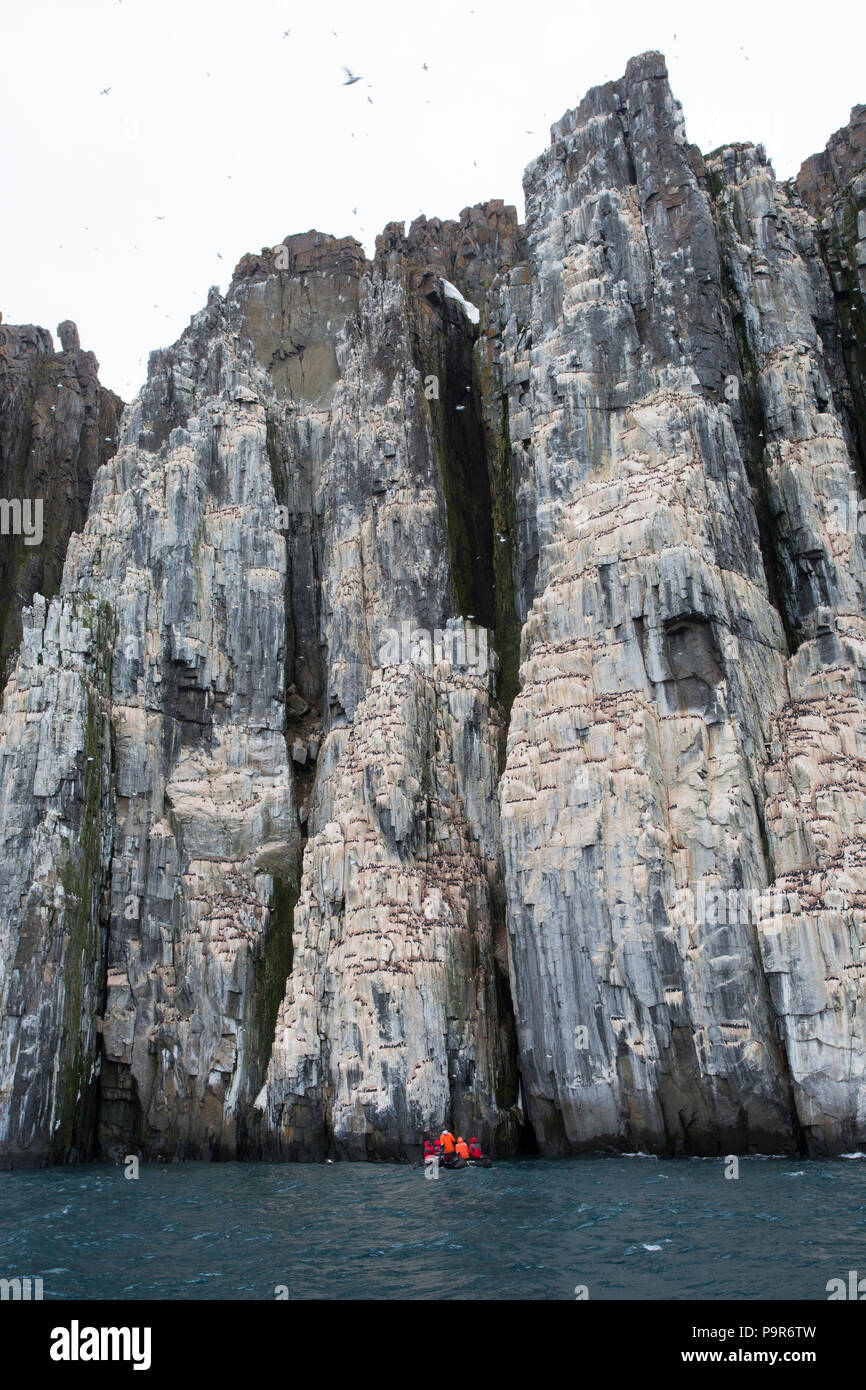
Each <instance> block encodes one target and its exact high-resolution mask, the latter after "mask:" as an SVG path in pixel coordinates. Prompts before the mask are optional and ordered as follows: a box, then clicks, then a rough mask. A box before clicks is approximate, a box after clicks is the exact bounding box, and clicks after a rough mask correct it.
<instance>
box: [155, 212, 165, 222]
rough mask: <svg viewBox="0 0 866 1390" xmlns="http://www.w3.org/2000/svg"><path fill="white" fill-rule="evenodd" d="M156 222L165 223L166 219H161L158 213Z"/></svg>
mask: <svg viewBox="0 0 866 1390" xmlns="http://www.w3.org/2000/svg"><path fill="white" fill-rule="evenodd" d="M156 220H157V222H164V221H165V217H164V216H162V217H160V215H159V213H157V214H156Z"/></svg>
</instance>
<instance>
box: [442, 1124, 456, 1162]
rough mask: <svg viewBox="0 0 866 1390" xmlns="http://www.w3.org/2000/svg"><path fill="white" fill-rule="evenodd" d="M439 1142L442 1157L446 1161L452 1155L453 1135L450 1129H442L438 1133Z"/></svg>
mask: <svg viewBox="0 0 866 1390" xmlns="http://www.w3.org/2000/svg"><path fill="white" fill-rule="evenodd" d="M439 1143H440V1144H441V1145H442V1157H443V1158H444V1159H445V1160H446V1162H447V1161H448V1159H449V1158H453V1157H454V1135H453V1134H452V1133H451V1131H450V1129H443V1131H442V1133H441V1134H440V1135H439Z"/></svg>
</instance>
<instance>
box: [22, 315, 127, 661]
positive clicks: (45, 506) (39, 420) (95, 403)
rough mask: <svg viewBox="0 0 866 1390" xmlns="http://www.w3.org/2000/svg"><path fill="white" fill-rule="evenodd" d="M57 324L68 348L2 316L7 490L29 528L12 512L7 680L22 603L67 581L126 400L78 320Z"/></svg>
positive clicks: (42, 332) (114, 445) (48, 594)
mask: <svg viewBox="0 0 866 1390" xmlns="http://www.w3.org/2000/svg"><path fill="white" fill-rule="evenodd" d="M57 334H58V337H59V338H60V341H61V351H60V352H55V351H54V343H53V341H52V338H51V334H50V333H48V332H47V331H46V330H45V329H44V328H34V327H33V326H32V325H23V326H15V325H12V324H6V325H2V324H0V497H2V498H3V499H4V502H5V503H8V504H9V505H11V506H13V507H14V506H16V505H20V504H23V505H24V508H25V511H24V515H23V518H22V519H23V521H24V523H25V524H24V527H23V529H21V528H19V527H16V526H15V525H14V520H15V519H14V517H12V516H10V517H9V518H8V521H7V517H6V515H5V513H4V516H3V518H2V522H3V534H2V537H0V680H2V679H3V676H4V673H5V669H6V666H7V664H8V660H9V657H10V655H11V654H12V653H13V652H14V651H15V650H16V648H17V646H18V643H19V642H20V640H21V610H22V608H24V607H25V606H26V605H27V604H29V603H30V602H31V601H32V599H33V596H34V594H36V593H41V594H42V595H44V596H45V597H48V598H50V597H51V596H52V595H53V594H54V593H55V592H56V591H57V588H58V586H59V584H60V576H61V574H62V571H63V561H64V559H65V557H66V547H67V544H68V542H69V537H70V536H71V534H72V532H73V531H75V530H80V528H81V527H82V526H83V525H84V521H85V518H86V516H87V508H88V504H89V502H90V493H91V489H92V487H93V480H94V478H95V477H96V472H97V469H98V468H99V467H100V466H101V464H103V463H104V462H105V460H106V459H108V458H110V457H111V455H112V454H113V453H114V451H115V449H116V448H117V437H118V426H119V423H120V412H121V410H122V407H123V402H122V401H121V400H120V399H119V398H118V397H117V396H116V395H115V394H114V392H113V391H107V390H106V389H105V387H104V386H101V385H100V383H99V377H98V372H99V363H98V362H97V360H96V358H95V356H94V355H93V353H92V352H84V351H82V348H81V345H80V342H79V339H78V330H77V329H76V327H75V324H74V323H72V322H71V321H69V320H65V321H64V322H63V323H61V324H58V327H57ZM28 509H29V514H28ZM7 528H8V529H7ZM28 532H29V534H28Z"/></svg>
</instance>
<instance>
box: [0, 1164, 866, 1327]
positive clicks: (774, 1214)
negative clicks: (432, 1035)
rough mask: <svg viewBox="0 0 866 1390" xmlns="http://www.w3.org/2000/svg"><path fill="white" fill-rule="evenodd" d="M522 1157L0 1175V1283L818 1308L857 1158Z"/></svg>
mask: <svg viewBox="0 0 866 1390" xmlns="http://www.w3.org/2000/svg"><path fill="white" fill-rule="evenodd" d="M724 1172H725V1164H724V1161H723V1160H706V1159H704V1160H691V1161H682V1162H661V1161H657V1160H655V1159H651V1158H645V1157H637V1156H636V1157H632V1158H587V1159H573V1160H565V1161H559V1162H550V1161H545V1160H543V1159H537V1158H532V1159H515V1160H512V1161H509V1162H501V1163H498V1164H497V1165H496V1166H495V1167H494V1168H493V1169H491V1170H489V1171H487V1170H483V1169H467V1170H465V1171H461V1172H457V1173H442V1174H441V1175H440V1177H439V1179H438V1181H435V1182H430V1181H428V1180H426V1179H425V1177H424V1175H423V1173H422V1172H421V1171H420V1170H417V1169H412V1168H409V1167H407V1166H400V1165H395V1164H348V1163H338V1164H329V1165H320V1164H285V1165H271V1164H258V1163H237V1164H229V1163H225V1164H216V1163H213V1164H208V1163H185V1164H180V1163H178V1164H142V1166H141V1169H140V1176H139V1179H138V1181H129V1180H127V1179H126V1178H125V1177H124V1170H123V1168H122V1167H110V1166H105V1165H98V1164H94V1165H90V1166H87V1167H82V1168H53V1169H43V1170H40V1171H37V1172H13V1173H0V1278H4V1277H5V1278H13V1277H23V1276H30V1277H31V1278H33V1277H36V1276H40V1277H41V1278H42V1279H43V1282H44V1297H45V1299H64V1298H91V1299H99V1298H111V1299H140V1298H157V1299H273V1298H274V1297H275V1291H276V1290H277V1288H278V1287H279V1286H285V1289H286V1290H287V1294H288V1297H289V1298H291V1299H310V1298H326V1299H362V1298H367V1299H369V1298H372V1299H393V1298H412V1299H452V1298H453V1299H463V1298H482V1299H511V1298H530V1299H573V1298H574V1297H575V1287H576V1286H578V1285H585V1286H586V1287H587V1289H588V1293H589V1297H590V1298H591V1299H605V1298H633V1299H685V1298H699V1299H718V1298H743V1299H761V1298H785V1299H820V1300H823V1299H826V1297H827V1292H826V1284H827V1281H828V1279H831V1278H847V1273H848V1271H849V1270H851V1269H859V1271H860V1273H861V1275H866V1161H863V1160H862V1159H852V1160H844V1159H837V1160H834V1161H811V1162H810V1161H806V1160H790V1159H742V1160H741V1161H740V1176H739V1178H738V1179H737V1180H736V1181H733V1180H726V1179H725V1177H724Z"/></svg>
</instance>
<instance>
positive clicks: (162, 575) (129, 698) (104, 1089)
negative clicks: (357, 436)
mask: <svg viewBox="0 0 866 1390" xmlns="http://www.w3.org/2000/svg"><path fill="white" fill-rule="evenodd" d="M255 383H257V384H258V385H259V387H260V388H262V389H263V390H264V393H265V396H267V397H270V396H271V395H272V392H271V388H270V385H269V383H268V382H267V380H266V378H264V376H263V374H262V373H261V372H260V371H259V370H258V369H257V368H256V367H255V364H254V363H253V361H252V358H251V354H250V353H249V351H248V350H245V354H244V356H240V355H239V354H238V353H237V352H236V351H235V349H234V342H233V338H232V335H231V332H230V330H229V327H228V325H227V324H226V321H225V318H224V315H223V310H222V306H221V305H220V304H219V303H218V302H216V301H213V302H212V304H211V305H210V306H209V308H208V309H207V310H205V311H204V312H203V314H201V315H199V316H198V318H197V319H196V320H194V322H193V324H192V326H191V328H190V330H189V331H188V333H187V334H186V335H185V336H184V338H182V339H181V341H180V343H179V344H178V346H177V347H176V348H174V349H172V350H170V351H168V352H166V353H163V354H159V355H156V356H155V360H154V361H152V363H151V376H150V380H149V382H148V385H147V387H146V388H145V389H144V391H143V392H142V394H141V396H140V397H139V398H138V399H137V400H136V402H135V403H134V405H133V406H132V407H131V408H130V410H129V411H128V412H127V415H126V418H125V422H124V431H123V438H122V443H121V447H120V449H119V451H118V453H117V454H116V455H115V457H114V458H113V459H112V460H111V461H110V463H108V464H107V465H106V466H105V467H104V468H103V469H102V470H101V472H100V474H99V476H98V480H97V485H96V487H95V489H94V495H93V500H92V505H91V512H90V516H89V519H88V522H87V525H86V526H85V528H84V531H83V532H82V533H81V535H77V536H75V537H73V539H72V542H71V545H70V550H69V555H68V557H67V562H66V568H65V574H64V582H63V586H62V589H61V593H60V594H59V595H58V596H57V597H56V598H55V599H54V600H52V602H51V604H50V605H49V608H48V614H47V618H46V615H45V611H44V609H45V605H44V604H42V603H37V604H36V605H34V607H33V608H32V609H31V610H28V611H26V612H25V639H24V646H23V650H22V656H21V658H20V659H19V662H18V665H17V667H16V670H15V673H14V674H13V676H12V677H11V678H10V683H9V689H8V691H7V698H6V701H5V703H4V709H3V715H2V735H0V743H2V746H3V750H4V759H3V762H4V766H3V772H4V794H3V803H2V808H0V812H2V815H0V825H2V832H0V833H2V844H3V859H4V865H5V874H4V885H5V886H6V887H7V890H8V892H9V898H8V899H7V900H6V902H4V912H3V920H4V932H5V933H6V934H7V935H8V941H7V942H5V943H4V945H5V950H4V952H3V955H4V959H5V960H6V961H7V962H8V964H9V966H10V968H9V970H8V973H7V974H6V975H5V977H4V979H3V982H2V984H3V996H2V998H3V1010H2V1012H3V1055H4V1058H5V1061H6V1071H7V1075H11V1076H12V1077H13V1078H14V1081H13V1094H15V1093H16V1088H18V1089H20V1090H21V1092H22V1094H23V1095H24V1096H25V1097H26V1102H25V1103H26V1106H27V1107H29V1111H28V1114H29V1112H37V1120H36V1121H34V1122H32V1123H31V1122H29V1121H28V1123H26V1124H25V1123H23V1120H22V1121H20V1122H19V1118H18V1115H17V1113H16V1109H15V1107H12V1108H10V1109H6V1110H4V1121H3V1122H4V1129H5V1131H6V1132H5V1134H4V1141H5V1145H6V1146H7V1147H8V1149H9V1150H10V1151H11V1153H12V1154H13V1156H17V1157H19V1158H21V1159H22V1160H23V1161H39V1160H40V1159H41V1158H43V1157H44V1156H46V1155H47V1156H49V1157H50V1156H52V1155H53V1154H54V1152H55V1149H54V1145H55V1143H56V1140H55V1138H54V1134H55V1130H56V1129H57V1124H58V1120H59V1119H62V1117H63V1116H65V1115H66V1114H67V1111H68V1109H69V1107H70V1106H71V1107H72V1108H73V1109H76V1107H75V1096H74V1090H75V1087H76V1086H78V1085H79V1080H78V1079H76V1076H75V1075H74V1074H73V1075H72V1076H68V1075H67V1074H66V1073H67V1071H68V1070H70V1068H71V1062H70V1060H69V1058H68V1053H69V1049H70V1046H71V1040H75V1039H76V1030H78V1029H79V1028H81V1029H84V1028H85V1027H86V1029H87V1036H86V1038H85V1039H83V1040H82V1041H81V1043H80V1047H79V1051H80V1054H81V1060H80V1063H79V1064H77V1070H78V1074H79V1077H80V1075H81V1074H82V1070H83V1074H84V1075H85V1076H86V1078H87V1081H88V1084H89V1085H91V1086H93V1085H94V1084H95V1083H94V1078H96V1077H97V1076H98V1080H99V1100H100V1104H99V1129H98V1136H97V1135H95V1134H93V1133H91V1134H90V1135H89V1140H88V1142H89V1144H90V1146H91V1147H92V1145H93V1144H94V1142H95V1140H96V1138H97V1137H98V1140H99V1143H100V1146H101V1148H102V1149H103V1150H104V1151H107V1152H109V1153H110V1152H112V1151H113V1150H114V1145H115V1143H121V1144H122V1146H124V1151H125V1149H126V1148H128V1146H129V1145H130V1143H133V1144H136V1143H137V1144H140V1146H141V1148H142V1149H143V1151H144V1152H146V1153H166V1154H179V1155H181V1156H183V1155H187V1154H196V1155H208V1154H211V1153H214V1154H223V1155H229V1154H231V1153H233V1152H235V1151H236V1145H237V1143H238V1140H239V1131H240V1129H241V1126H242V1116H243V1106H244V1103H245V1101H247V1100H249V1099H250V1096H249V1095H248V1092H249V1090H250V1088H255V1089H258V1086H259V1085H260V1084H261V1075H259V1074H258V1071H257V1069H260V1070H261V1071H262V1072H263V1059H262V1056H261V1052H260V1048H261V1045H262V1044H261V1038H260V1036H259V1033H260V1030H261V1016H260V1014H261V1012H262V1011H264V1009H265V1008H266V1000H264V999H263V998H260V997H259V996H261V995H262V994H263V992H264V989H263V986H264V980H265V976H266V974H267V970H268V965H269V963H271V957H273V956H276V957H277V958H278V959H279V958H280V955H281V952H282V955H283V957H285V946H284V945H281V943H280V942H279V941H274V936H275V934H276V933H278V932H280V931H282V932H283V933H285V932H286V931H287V930H290V924H288V926H287V924H286V922H285V921H284V920H283V921H280V913H279V911H278V910H277V908H278V905H279V890H280V888H282V890H283V894H284V895H285V894H290V892H291V883H292V880H293V878H294V881H295V882H296V881H297V877H298V862H297V861H298V856H299V849H300V844H299V838H300V837H299V830H298V823H297V814H296V809H295V803H294V797H293V789H292V778H291V773H290V769H289V762H288V754H287V749H286V742H285V734H284V723H285V719H284V662H285V619H284V611H283V593H284V582H285V542H284V539H283V537H282V535H281V534H280V533H279V532H278V531H277V529H276V503H275V498H274V490H273V481H272V477H271V469H270V463H269V458H268V451H267V424H266V414H265V408H264V405H263V404H262V403H261V400H260V397H259V395H257V394H256V391H255V390H253V389H252V388H253V385H254V384H255ZM177 418H181V419H182V420H183V426H182V427H180V426H175V425H174V423H173V421H174V420H175V419H177ZM157 441H161V442H157ZM73 624H76V626H74V627H73ZM70 628H72V630H73V633H75V634H76V641H75V645H74V646H73V648H72V656H67V654H66V644H65V643H64V641H63V637H64V634H65V633H66V632H67V631H68V630H69V629H70ZM81 629H86V635H85V632H83V631H81ZM78 634H80V635H78ZM85 641H88V642H89V643H90V645H89V646H85ZM89 653H92V655H91V656H90V660H89V661H88V654H89ZM69 665H72V670H71V671H69V672H68V673H67V672H66V671H65V670H64V667H66V666H69ZM94 667H95V668H96V670H98V671H99V672H100V673H101V680H100V681H99V682H97V681H96V678H95V674H94V669H93V668H94ZM49 676H50V677H51V684H50V685H48V684H47V681H48V677H49ZM35 715H38V716H39V717H38V718H35V717H34V716H35ZM10 772H11V773H13V775H12V776H10V775H9V774H10ZM31 788H32V792H31ZM34 794H35V804H34ZM34 815H35V816H38V817H39V821H40V837H39V838H38V839H36V840H34V838H33V837H32V835H31V834H30V833H29V824H30V821H32V819H33V817H34ZM64 865H65V866H66V867H65V869H64V872H63V873H62V874H61V873H60V868H61V867H62V866H64ZM24 884H26V885H28V886H27V895H26V904H27V915H26V916H25V915H24V914H23V913H20V912H19V911H18V900H20V895H21V892H22V886H23V885H24ZM82 919H83V921H84V923H85V925H86V927H87V930H88V931H89V932H90V936H89V937H88V938H87V939H86V940H85V939H83V932H84V927H83V926H80V925H79V923H80V922H81V921H82ZM28 932H29V933H30V937H31V938H32V937H34V936H37V934H38V939H39V940H40V941H41V942H45V943H46V944H45V945H44V946H43V947H42V949H43V950H45V951H47V950H48V949H49V947H50V949H51V951H52V953H53V956H54V957H56V958H57V960H58V961H59V963H60V966H61V967H62V966H63V964H64V963H65V965H66V969H65V970H64V969H62V968H58V969H57V970H56V971H53V972H52V973H51V975H50V976H48V977H47V978H46V979H45V981H44V982H43V983H42V984H41V986H39V987H37V986H36V985H35V984H34V979H33V975H34V971H35V970H36V969H37V968H38V964H39V961H38V957H36V958H35V959H34V958H33V956H32V941H31V942H28V938H27V933H28ZM284 970H285V959H283V963H282V966H281V968H279V969H278V970H277V976H278V978H279V977H280V975H281V974H283V972H284ZM70 994H71V995H72V997H73V998H74V1000H75V1005H76V1013H75V1015H74V1017H73V1024H72V1026H71V1025H70V1019H69V1007H70V1006H69V1004H68V1003H67V1002H66V1001H67V1000H68V999H69V998H70ZM10 995H14V996H16V997H18V998H20V999H21V1004H20V1006H19V1007H18V1008H16V1009H14V1010H13V1009H11V1008H10V1007H9V1005H8V998H9V997H10ZM34 1000H35V1002H36V1004H37V1005H38V1014H39V1017H37V1019H36V1021H34V1018H33V1012H32V1011H33V1008H34ZM257 1004H258V1006H259V1011H260V1012H259V1014H256V1012H255V1008H256V1005H257ZM274 1013H275V1009H274V1010H273V1012H272V1014H271V1028H272V1027H273V1014H274ZM79 1017H80V1020H81V1022H80V1023H79V1021H78V1019H79ZM34 1031H35V1032H38V1036H39V1039H40V1043H42V1044H43V1045H45V1046H48V1047H51V1046H52V1045H53V1051H54V1055H56V1056H58V1057H59V1058H61V1059H62V1061H63V1065H62V1066H61V1068H60V1070H59V1071H56V1070H55V1069H54V1068H50V1069H46V1068H44V1067H42V1066H40V1064H39V1059H38V1058H37V1057H36V1056H35V1055H34V1052H33V1048H32V1045H31V1036H32V1034H33V1032H34ZM98 1037H99V1041H98V1043H97V1038H98ZM76 1046H79V1044H78V1042H77V1040H76ZM75 1069H76V1068H73V1071H74V1070H75ZM76 1113H78V1110H76ZM238 1117H240V1118H238ZM25 1118H26V1117H25ZM37 1121H38V1122H37ZM61 1132H62V1131H61Z"/></svg>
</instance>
